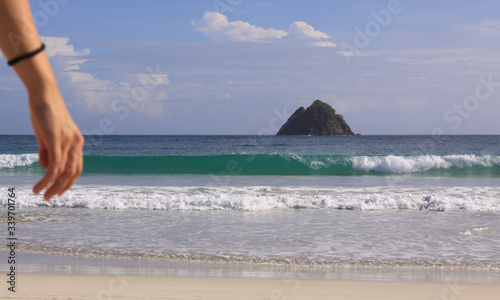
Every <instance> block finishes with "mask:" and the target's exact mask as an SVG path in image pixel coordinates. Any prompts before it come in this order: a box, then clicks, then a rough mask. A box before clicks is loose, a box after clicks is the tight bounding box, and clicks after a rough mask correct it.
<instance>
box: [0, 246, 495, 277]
mask: <svg viewBox="0 0 500 300" xmlns="http://www.w3.org/2000/svg"><path fill="white" fill-rule="evenodd" d="M0 257H7V252H5V251H0ZM0 268H2V269H4V270H7V268H8V265H7V261H6V260H5V261H3V260H2V261H0ZM16 270H17V271H18V272H19V273H20V274H48V275H105V276H116V275H126V276H167V277H193V278H194V277H199V278H234V279H271V280H295V279H297V278H300V279H301V280H313V281H316V280H320V281H367V282H426V283H443V282H447V283H456V284H493V285H500V272H498V271H479V270H447V269H410V268H362V267H334V268H332V267H320V266H314V267H304V266H296V265H286V266H283V265H281V266H276V265H260V264H231V263H200V262H161V261H144V260H121V259H120V260H119V259H105V258H84V257H75V256H60V255H47V254H32V253H24V252H18V253H17V267H16Z"/></svg>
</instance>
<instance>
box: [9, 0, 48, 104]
mask: <svg viewBox="0 0 500 300" xmlns="http://www.w3.org/2000/svg"><path fill="white" fill-rule="evenodd" d="M40 45H41V42H40V39H39V37H38V33H37V31H36V27H35V25H34V22H33V18H32V16H31V10H30V7H29V2H28V1H27V0H0V48H1V49H2V52H3V53H4V55H5V57H6V58H7V60H11V59H13V58H16V57H19V56H21V55H24V54H26V53H29V52H32V51H34V50H36V49H38V48H39V47H40ZM13 68H14V70H15V71H16V73H17V74H18V76H19V78H20V79H21V81H22V82H23V83H24V85H25V86H26V89H27V90H28V93H29V94H30V105H38V104H39V103H31V102H33V101H34V100H32V99H39V98H40V97H33V95H34V94H39V93H45V92H50V91H53V90H56V89H57V84H56V80H55V77H54V74H53V72H52V69H51V67H50V64H49V61H48V59H47V56H46V55H45V53H44V52H42V53H39V54H37V55H36V56H34V57H31V58H29V59H25V60H22V61H20V62H19V63H17V64H15V65H14V66H13Z"/></svg>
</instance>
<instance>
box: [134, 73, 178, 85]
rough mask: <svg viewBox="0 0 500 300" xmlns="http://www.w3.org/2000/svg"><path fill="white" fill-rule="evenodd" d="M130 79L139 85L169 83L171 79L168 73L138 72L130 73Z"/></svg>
mask: <svg viewBox="0 0 500 300" xmlns="http://www.w3.org/2000/svg"><path fill="white" fill-rule="evenodd" d="M128 79H129V80H130V81H131V82H132V83H134V84H137V85H144V86H157V85H169V84H170V80H169V79H168V76H167V75H166V74H151V73H136V74H129V75H128Z"/></svg>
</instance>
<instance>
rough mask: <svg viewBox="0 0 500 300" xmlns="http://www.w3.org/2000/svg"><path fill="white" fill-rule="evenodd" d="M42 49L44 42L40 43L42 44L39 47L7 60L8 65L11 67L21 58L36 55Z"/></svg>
mask: <svg viewBox="0 0 500 300" xmlns="http://www.w3.org/2000/svg"><path fill="white" fill-rule="evenodd" d="M43 50H45V44H43V43H42V46H41V47H40V48H38V49H36V50H35V51H33V52H30V53H27V54H24V55H21V56H19V57H16V58H13V59H11V60H9V61H8V62H7V63H8V64H9V66H11V67H12V66H13V65H15V64H17V63H18V62H20V61H21V60H23V59H27V58H30V57H33V56H35V55H37V54H38V53H40V52H42V51H43Z"/></svg>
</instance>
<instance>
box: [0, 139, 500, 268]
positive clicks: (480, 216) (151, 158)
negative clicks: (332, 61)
mask: <svg viewBox="0 0 500 300" xmlns="http://www.w3.org/2000/svg"><path fill="white" fill-rule="evenodd" d="M84 155H85V160H84V164H85V167H84V174H83V175H82V176H81V177H80V178H79V180H78V181H77V183H76V184H75V186H74V187H73V188H72V189H71V190H70V191H68V192H67V193H66V194H65V195H63V196H62V197H56V198H55V199H53V200H52V201H51V202H50V203H47V202H44V201H43V200H42V199H41V197H40V196H38V195H33V194H32V193H31V187H32V185H33V184H34V183H35V182H36V181H37V180H38V179H39V178H40V177H41V175H42V174H43V170H42V169H41V168H40V167H39V166H38V155H37V144H36V140H35V138H34V137H33V136H0V180H1V182H2V183H1V184H0V186H1V187H2V189H4V190H6V189H7V187H15V188H16V191H17V194H18V197H17V200H16V201H17V205H18V207H17V212H18V213H19V215H20V221H19V225H18V226H19V227H18V229H16V230H19V235H20V236H21V237H22V242H23V247H22V249H24V250H23V251H27V252H34V253H51V254H62V255H71V256H86V257H110V258H127V259H137V258H140V259H148V260H159V261H160V260H161V261H188V262H189V261H191V262H195V261H196V262H216V261H217V262H220V261H223V262H233V263H250V264H274V265H283V264H284V265H287V264H288V265H290V264H291V265H307V266H311V267H331V266H349V267H367V266H368V267H384V266H389V267H392V268H445V269H446V268H447V269H479V270H496V271H498V270H500V259H499V258H498V253H500V187H499V179H500V136H442V137H432V136H356V137H286V136H280V137H277V136H104V137H100V138H99V137H87V139H86V148H85V152H84ZM0 199H1V200H0V205H1V208H0V209H1V210H2V216H3V217H2V218H4V215H5V214H4V212H5V211H6V205H7V203H6V200H5V199H4V198H3V197H2V198H0ZM2 220H3V219H2ZM0 250H1V249H0Z"/></svg>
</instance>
